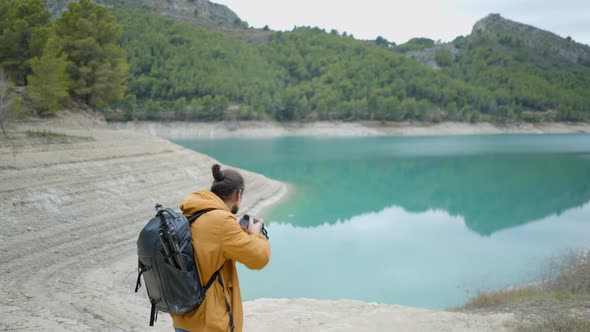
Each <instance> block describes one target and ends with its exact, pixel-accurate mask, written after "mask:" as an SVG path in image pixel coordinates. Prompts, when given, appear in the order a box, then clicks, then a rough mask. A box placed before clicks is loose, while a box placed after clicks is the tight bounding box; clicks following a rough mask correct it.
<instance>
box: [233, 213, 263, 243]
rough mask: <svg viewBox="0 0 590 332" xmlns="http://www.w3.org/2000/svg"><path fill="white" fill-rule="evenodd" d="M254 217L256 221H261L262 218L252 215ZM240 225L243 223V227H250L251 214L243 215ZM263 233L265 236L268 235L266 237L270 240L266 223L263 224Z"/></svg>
mask: <svg viewBox="0 0 590 332" xmlns="http://www.w3.org/2000/svg"><path fill="white" fill-rule="evenodd" d="M252 219H254V220H253V222H254V223H257V222H259V221H260V220H258V219H256V218H254V216H252ZM240 225H242V227H244V228H245V229H248V226H250V215H247V214H245V215H243V216H242V219H240ZM262 235H264V237H266V239H267V240H268V232H267V231H266V229H265V228H264V225H262Z"/></svg>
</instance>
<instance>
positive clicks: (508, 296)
mask: <svg viewBox="0 0 590 332" xmlns="http://www.w3.org/2000/svg"><path fill="white" fill-rule="evenodd" d="M540 296H543V293H542V292H541V291H540V290H539V289H536V288H534V287H523V288H515V289H507V290H501V291H497V292H480V293H478V294H477V295H476V296H475V297H473V298H471V299H469V300H468V301H467V303H465V304H464V305H463V306H462V307H460V308H459V309H466V310H472V309H482V308H491V307H499V306H506V305H509V304H514V303H519V302H522V301H523V300H525V299H531V298H538V297H540Z"/></svg>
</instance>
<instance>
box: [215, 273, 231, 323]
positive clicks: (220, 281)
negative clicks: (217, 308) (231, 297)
mask: <svg viewBox="0 0 590 332" xmlns="http://www.w3.org/2000/svg"><path fill="white" fill-rule="evenodd" d="M223 264H224V265H225V263H223ZM221 267H223V266H221ZM218 271H219V270H218ZM217 280H219V283H220V284H221V290H222V291H223V299H224V300H225V307H226V308H227V313H228V315H229V327H230V328H231V331H232V332H234V329H235V325H234V314H233V313H232V311H231V306H230V305H229V301H228V300H227V297H226V296H225V287H224V286H223V279H221V274H219V273H217Z"/></svg>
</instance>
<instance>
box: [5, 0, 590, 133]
mask: <svg viewBox="0 0 590 332" xmlns="http://www.w3.org/2000/svg"><path fill="white" fill-rule="evenodd" d="M20 1H22V0H19V2H20ZM36 1H39V0H36ZM45 2H46V5H47V7H48V8H49V9H51V12H52V13H53V15H54V16H55V17H56V18H55V19H56V23H54V24H58V25H61V26H62V28H61V30H60V29H58V32H59V33H58V35H57V36H56V38H54V39H56V41H55V42H54V44H55V45H56V47H55V48H54V49H53V50H52V51H53V52H54V53H50V54H49V55H48V58H47V59H44V60H46V61H47V62H50V61H52V59H53V58H54V57H57V56H60V55H62V56H64V55H65V58H63V59H61V60H60V58H58V59H55V60H54V62H53V63H52V64H53V65H54V67H52V68H55V70H58V69H59V68H67V72H68V73H67V74H70V76H71V75H73V76H72V77H70V79H71V82H62V83H63V84H62V85H61V86H62V90H64V89H68V86H70V88H69V91H60V96H63V94H65V93H67V92H69V94H70V95H71V96H72V97H73V98H74V99H77V100H79V99H82V101H83V102H87V101H90V105H91V106H93V107H99V108H100V109H101V110H102V111H103V112H104V114H105V115H106V117H107V119H108V120H110V121H130V120H148V121H172V120H178V121H219V120H230V121H235V120H263V121H268V120H278V121H322V120H327V121H332V120H343V121H364V120H376V121H384V122H385V121H421V122H434V123H437V122H441V121H464V122H479V121H484V122H500V123H513V124H518V123H521V122H551V121H565V122H567V121H587V120H589V119H590V61H589V59H590V51H588V50H589V47H588V46H586V45H582V44H578V43H576V42H575V41H572V40H571V39H567V38H565V39H564V38H561V37H559V36H557V35H555V34H552V33H550V32H546V31H543V30H540V29H537V28H534V27H531V26H528V25H525V24H521V23H517V22H513V21H510V20H507V19H504V18H502V17H501V16H500V15H498V14H492V15H489V16H487V17H486V18H484V19H482V20H480V21H479V22H477V23H476V24H475V25H474V28H473V32H472V33H471V34H470V35H468V36H460V37H457V38H456V39H455V40H454V41H453V42H452V43H449V44H437V43H435V42H434V41H433V40H431V39H428V38H414V39H412V40H410V41H409V42H408V43H406V44H402V45H397V46H396V45H394V44H392V43H388V42H386V41H385V42H384V41H383V40H375V41H363V40H357V39H354V38H353V37H352V36H350V35H347V34H345V33H344V34H339V33H338V32H336V31H331V32H327V31H325V30H323V29H319V28H314V27H296V28H294V29H293V30H292V31H288V32H274V31H269V30H268V29H263V30H256V29H252V28H249V27H248V25H247V23H245V22H243V21H241V20H240V19H239V17H238V16H237V15H236V14H235V13H233V12H232V11H231V10H230V9H228V8H226V7H224V6H220V5H216V4H213V3H211V2H208V1H180V0H178V1H174V0H161V1H156V0H150V1H136V0H122V1H106V0H96V1H95V2H98V3H101V4H105V5H108V6H110V7H109V10H108V14H109V16H110V15H112V16H114V17H115V18H113V19H112V23H111V18H112V17H111V16H110V17H111V18H109V19H108V22H109V23H108V26H109V29H112V31H114V32H117V33H115V34H114V35H113V36H114V37H111V44H110V45H109V46H106V45H105V46H100V47H102V50H104V53H105V54H104V55H102V54H101V55H99V56H96V58H97V60H98V61H101V62H103V63H104V65H103V66H102V67H101V68H99V67H100V66H98V65H96V66H95V68H91V69H85V68H82V67H85V66H86V62H87V60H85V59H84V58H83V57H80V56H79V54H81V52H82V54H83V53H84V52H88V54H97V53H96V51H95V50H85V49H84V48H86V47H88V45H90V44H88V45H86V44H84V43H83V42H77V41H82V40H84V38H86V37H87V35H90V37H91V38H97V40H100V39H101V38H102V37H101V35H100V33H98V32H94V31H91V29H89V30H90V31H88V32H86V31H77V30H76V28H75V25H68V23H67V22H61V21H64V20H62V19H61V16H60V17H58V16H57V15H59V13H60V12H62V11H63V8H64V6H65V5H66V3H67V1H63V0H45ZM6 6H10V5H6ZM85 6H86V7H89V5H88V4H87V3H86V4H85ZM105 15H106V14H105ZM16 19H18V18H16ZM79 19H80V20H82V21H84V19H85V18H79ZM31 24H38V23H37V22H31ZM43 24H47V25H51V24H52V23H51V22H49V23H43ZM95 24H98V23H95ZM0 28H1V27H0ZM2 29H4V30H6V32H3V31H4V30H2ZM2 29H0V30H2V31H0V44H3V43H6V45H23V43H24V45H26V44H27V43H28V42H30V44H31V45H32V46H35V47H36V49H34V50H26V49H25V50H23V51H22V52H24V53H25V54H24V55H23V54H20V53H19V52H21V51H19V50H13V49H12V48H10V49H9V48H7V49H8V50H9V51H10V52H9V53H7V54H6V55H3V54H2V52H0V64H6V65H7V66H8V67H7V68H9V70H10V72H8V74H9V77H16V78H18V79H17V80H15V82H16V83H17V85H27V84H28V81H27V77H28V76H27V75H30V74H31V73H32V71H33V69H34V68H31V64H37V67H36V70H37V72H40V73H39V74H38V75H42V74H44V75H46V76H47V75H49V73H47V71H45V72H43V70H42V68H45V67H47V66H41V65H39V64H38V63H35V62H33V61H29V59H31V58H33V57H34V56H35V55H38V54H40V53H41V51H42V48H40V47H39V46H40V45H39V42H38V41H36V40H33V39H31V40H30V41H27V40H22V42H23V43H15V41H14V38H13V35H12V34H11V33H12V32H11V31H10V29H11V28H10V26H8V27H7V28H2ZM31 29H32V30H33V29H37V30H39V29H41V31H43V33H45V34H48V33H50V32H51V31H52V30H51V29H50V28H49V27H46V26H44V25H42V26H41V27H38V26H35V27H31ZM35 31H36V30H35ZM31 32H33V31H31ZM119 32H120V33H119ZM31 35H34V34H31ZM26 36H27V35H26V34H25V35H23V36H21V37H19V38H21V39H24V38H27V37H26ZM119 36H120V37H119ZM4 37H6V38H4ZM66 37H67V38H68V39H66V41H61V39H62V38H66ZM48 39H49V40H51V38H48ZM74 42H75V44H74V45H75V47H74V48H79V50H74V49H72V47H71V46H68V47H69V48H66V49H64V50H63V51H62V50H61V49H60V47H64V45H72V44H68V43H74ZM114 43H117V45H116V47H120V48H121V49H117V50H115V48H116V47H115V46H114V45H113V44H114ZM51 45H53V44H51ZM62 53H65V54H62ZM123 54H125V56H124V57H125V59H124V60H123ZM52 56H53V58H52ZM109 56H115V57H118V58H117V59H116V60H115V61H114V60H111V59H109V58H108V57H109ZM66 60H67V61H69V63H70V64H67V63H66V62H65V61H66ZM60 61H62V62H60ZM125 61H126V63H123V62H125ZM72 62H73V63H75V66H78V67H80V68H75V66H72V65H71V63H72ZM56 63H57V64H56ZM90 63H91V64H92V63H94V62H90ZM113 63H116V65H114V64H113ZM127 65H128V66H127ZM60 66H61V67H60ZM91 66H92V65H91ZM109 66H110V69H108V70H107V71H108V74H109V75H111V76H112V77H115V76H117V75H119V76H120V77H118V79H120V81H121V87H120V89H117V90H116V91H113V92H112V93H111V92H110V91H109V87H108V86H107V85H106V82H111V81H113V80H109V79H108V78H105V76H107V75H105V74H104V72H105V68H108V67H109ZM127 68H128V69H129V70H128V74H127ZM61 70H62V71H63V70H64V69H61ZM88 70H90V74H88V75H86V76H89V77H85V78H84V79H81V78H80V77H78V76H80V75H84V74H85V73H87V72H88ZM63 77H64V80H67V75H63ZM42 81H43V80H42V79H40V78H38V79H37V80H36V81H34V82H37V84H38V82H42ZM94 82H96V83H94ZM72 85H83V86H79V87H76V88H72V87H71V86H72ZM86 85H93V86H86ZM38 89H40V88H38ZM94 90H96V91H98V92H97V93H102V95H100V96H98V97H96V98H95V96H93V95H92V93H89V92H88V91H94ZM46 93H52V92H46ZM54 93H57V92H54ZM109 93H111V95H109ZM62 99H67V98H62ZM38 104H41V105H46V104H47V103H38ZM53 104H57V101H54V102H53ZM53 104H52V105H53ZM61 104H62V105H67V100H64V101H61ZM37 112H38V114H46V113H52V112H45V113H43V112H42V111H39V110H38V111H37ZM53 113H54V111H53Z"/></svg>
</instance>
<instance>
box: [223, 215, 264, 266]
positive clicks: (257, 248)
mask: <svg viewBox="0 0 590 332" xmlns="http://www.w3.org/2000/svg"><path fill="white" fill-rule="evenodd" d="M222 224H223V229H222V237H223V244H222V250H223V255H224V256H225V258H227V259H232V260H235V261H238V262H240V263H243V264H244V265H246V266H247V267H248V268H250V269H254V270H260V269H262V268H263V267H265V266H266V264H268V262H269V261H270V244H269V243H268V240H266V239H265V238H264V236H262V235H261V234H255V235H251V234H248V233H246V232H244V230H243V229H242V226H240V224H239V223H238V222H237V221H236V219H235V218H234V217H233V216H227V217H226V218H225V220H224V222H223V223H222Z"/></svg>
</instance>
